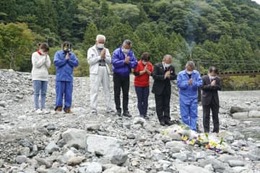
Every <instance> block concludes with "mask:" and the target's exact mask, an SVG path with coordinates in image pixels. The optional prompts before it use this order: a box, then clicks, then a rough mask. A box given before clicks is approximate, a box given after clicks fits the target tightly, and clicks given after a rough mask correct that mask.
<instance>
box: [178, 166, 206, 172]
mask: <svg viewBox="0 0 260 173" xmlns="http://www.w3.org/2000/svg"><path fill="white" fill-rule="evenodd" d="M176 168H177V171H179V173H191V172H194V173H195V172H199V173H210V171H209V170H207V169H204V168H201V167H198V166H194V165H176Z"/></svg>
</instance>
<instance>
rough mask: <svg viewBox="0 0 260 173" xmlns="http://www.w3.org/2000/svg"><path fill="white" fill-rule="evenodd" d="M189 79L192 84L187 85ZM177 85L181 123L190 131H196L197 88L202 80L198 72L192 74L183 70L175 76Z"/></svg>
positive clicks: (194, 71)
mask: <svg viewBox="0 0 260 173" xmlns="http://www.w3.org/2000/svg"><path fill="white" fill-rule="evenodd" d="M189 79H192V80H193V82H192V84H191V85H189V84H188V81H189ZM177 85H178V88H179V98H180V111H181V118H182V122H183V123H185V124H186V125H188V126H189V127H190V129H192V130H195V131H196V130H197V117H198V88H199V87H200V86H201V85H202V80H201V77H200V74H199V72H198V71H196V70H193V72H192V74H191V75H190V76H189V74H188V73H187V72H186V70H183V71H181V72H179V74H178V76H177Z"/></svg>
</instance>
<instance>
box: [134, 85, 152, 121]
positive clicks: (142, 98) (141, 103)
mask: <svg viewBox="0 0 260 173" xmlns="http://www.w3.org/2000/svg"><path fill="white" fill-rule="evenodd" d="M149 91H150V90H149V86H148V87H135V92H136V95H137V100H138V103H137V107H138V110H139V113H140V115H141V116H146V115H147V107H148V97H149Z"/></svg>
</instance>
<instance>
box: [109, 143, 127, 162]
mask: <svg viewBox="0 0 260 173" xmlns="http://www.w3.org/2000/svg"><path fill="white" fill-rule="evenodd" d="M105 157H106V158H109V159H110V162H111V163H113V164H115V165H119V166H121V165H123V164H124V163H125V162H126V160H127V158H128V155H127V153H125V152H124V150H123V149H122V148H117V147H112V148H111V149H110V150H109V152H108V153H106V155H105Z"/></svg>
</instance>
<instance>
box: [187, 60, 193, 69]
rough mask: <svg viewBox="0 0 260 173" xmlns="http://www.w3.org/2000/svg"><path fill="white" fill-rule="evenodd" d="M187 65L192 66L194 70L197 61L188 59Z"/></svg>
mask: <svg viewBox="0 0 260 173" xmlns="http://www.w3.org/2000/svg"><path fill="white" fill-rule="evenodd" d="M185 67H186V68H187V67H191V68H192V69H193V70H194V69H195V63H194V62H193V61H188V62H187V63H186V65H185Z"/></svg>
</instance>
